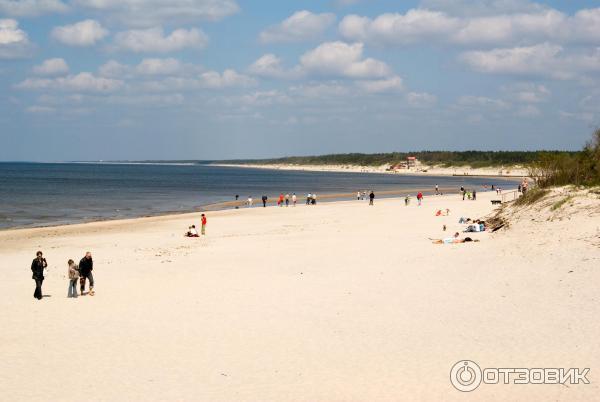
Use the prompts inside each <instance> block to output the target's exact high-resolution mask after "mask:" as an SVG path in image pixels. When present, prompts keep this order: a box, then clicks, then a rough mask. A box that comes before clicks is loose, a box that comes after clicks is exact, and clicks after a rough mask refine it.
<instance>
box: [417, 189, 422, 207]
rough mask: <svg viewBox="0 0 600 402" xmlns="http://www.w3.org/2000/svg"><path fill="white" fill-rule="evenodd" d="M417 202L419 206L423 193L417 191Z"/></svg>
mask: <svg viewBox="0 0 600 402" xmlns="http://www.w3.org/2000/svg"><path fill="white" fill-rule="evenodd" d="M417 201H418V202H419V205H421V201H423V193H422V192H420V191H419V194H417Z"/></svg>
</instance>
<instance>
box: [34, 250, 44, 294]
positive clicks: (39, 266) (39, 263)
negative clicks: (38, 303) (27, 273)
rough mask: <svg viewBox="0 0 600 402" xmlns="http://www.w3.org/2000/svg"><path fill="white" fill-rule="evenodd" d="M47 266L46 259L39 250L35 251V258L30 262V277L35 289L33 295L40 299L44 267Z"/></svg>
mask: <svg viewBox="0 0 600 402" xmlns="http://www.w3.org/2000/svg"><path fill="white" fill-rule="evenodd" d="M47 266H48V263H47V262H46V259H45V258H44V257H43V254H42V252H41V251H38V252H37V253H35V258H34V259H33V261H32V262H31V273H32V275H31V279H33V280H34V281H35V291H34V292H33V297H35V298H36V299H38V300H42V282H44V268H46V267H47Z"/></svg>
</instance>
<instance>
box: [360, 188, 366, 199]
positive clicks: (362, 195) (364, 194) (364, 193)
mask: <svg viewBox="0 0 600 402" xmlns="http://www.w3.org/2000/svg"><path fill="white" fill-rule="evenodd" d="M365 198H367V190H363V192H362V194H361V197H360V199H361V200H363V201H364V199H365Z"/></svg>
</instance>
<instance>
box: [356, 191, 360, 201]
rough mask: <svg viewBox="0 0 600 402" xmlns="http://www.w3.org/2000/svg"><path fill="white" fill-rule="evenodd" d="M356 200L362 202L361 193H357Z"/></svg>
mask: <svg viewBox="0 0 600 402" xmlns="http://www.w3.org/2000/svg"><path fill="white" fill-rule="evenodd" d="M356 200H357V201H360V191H357V192H356Z"/></svg>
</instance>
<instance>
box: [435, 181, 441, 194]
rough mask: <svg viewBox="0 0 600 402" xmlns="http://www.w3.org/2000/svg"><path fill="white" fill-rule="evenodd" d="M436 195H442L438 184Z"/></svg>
mask: <svg viewBox="0 0 600 402" xmlns="http://www.w3.org/2000/svg"><path fill="white" fill-rule="evenodd" d="M435 195H440V188H439V186H438V185H437V184H436V185H435Z"/></svg>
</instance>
